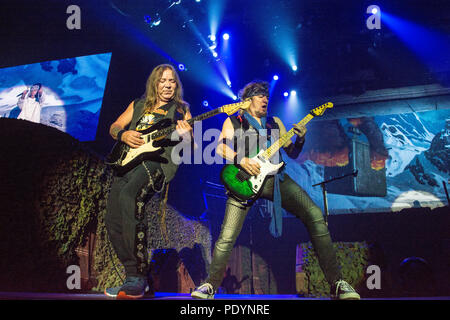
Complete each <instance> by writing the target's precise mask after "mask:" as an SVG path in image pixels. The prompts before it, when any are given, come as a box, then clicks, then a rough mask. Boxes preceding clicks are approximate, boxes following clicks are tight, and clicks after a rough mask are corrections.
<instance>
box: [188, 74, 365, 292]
mask: <svg viewBox="0 0 450 320" xmlns="http://www.w3.org/2000/svg"><path fill="white" fill-rule="evenodd" d="M240 97H241V99H242V100H245V99H248V98H250V99H251V104H250V107H249V108H248V109H247V110H246V111H244V112H241V114H240V115H239V116H231V117H228V118H227V119H226V120H225V122H224V124H223V128H222V133H221V136H220V137H219V140H218V141H221V143H219V144H218V146H217V149H216V152H217V153H218V154H219V155H221V156H222V157H223V158H224V159H226V160H228V161H229V162H231V163H234V164H235V165H239V166H240V168H242V169H243V170H245V172H246V173H247V174H248V175H250V176H257V175H258V174H259V173H260V168H261V166H260V165H259V163H257V162H256V161H254V160H252V159H250V158H249V157H250V155H252V154H255V149H256V146H255V145H253V146H252V145H251V142H250V143H247V142H246V141H242V140H244V139H245V138H251V137H252V136H253V137H256V138H257V139H256V140H264V138H265V140H266V142H267V141H270V139H269V137H268V136H269V135H270V134H272V135H275V133H276V132H279V135H280V136H281V135H283V134H284V133H286V128H285V126H284V125H283V123H282V122H281V120H280V119H279V118H277V117H268V116H267V106H268V102H269V85H268V83H267V82H263V81H253V82H251V83H249V84H247V85H246V86H245V87H244V89H243V90H242V91H241V93H240ZM274 129H275V130H274ZM277 129H278V130H277ZM294 132H295V134H296V136H297V137H296V140H295V143H293V142H292V141H290V140H288V141H287V142H286V143H285V144H284V146H283V147H284V150H285V151H286V154H287V155H288V156H289V157H290V158H294V159H295V158H297V157H298V155H299V154H300V152H301V150H302V147H303V144H304V141H305V134H306V129H305V127H304V126H302V125H298V124H297V125H294ZM248 140H250V141H252V139H248ZM232 141H234V143H233V147H230V146H229V145H228V144H230V142H232ZM253 141H255V139H253ZM258 146H261V143H260V142H259V143H258ZM264 149H265V148H264ZM256 151H258V150H256ZM256 153H257V152H256ZM277 156H278V158H279V159H280V158H281V154H278V155H277ZM261 197H263V198H265V199H269V200H271V201H273V207H274V215H273V219H272V222H271V225H270V230H271V232H272V234H273V235H274V236H280V234H281V223H282V211H281V208H283V209H285V210H286V211H288V212H290V213H291V214H293V215H295V216H296V217H297V218H299V219H300V220H301V221H302V222H303V223H304V224H305V226H306V228H307V230H308V233H309V235H310V237H311V241H312V243H313V246H314V249H315V252H316V253H317V256H318V259H319V264H320V267H321V269H322V271H323V272H324V275H325V278H326V280H327V281H328V283H329V284H330V287H331V296H332V297H333V298H335V299H359V298H360V297H359V295H358V293H356V292H355V290H354V289H353V288H352V287H351V286H350V285H349V284H348V283H347V282H346V281H344V280H343V279H342V275H341V272H340V268H339V265H338V262H337V259H336V253H335V250H334V248H333V245H332V241H331V237H330V233H329V231H328V227H327V225H326V223H325V221H324V218H323V214H322V211H321V210H320V208H319V207H318V206H317V205H316V204H315V203H314V202H313V201H312V200H311V198H310V197H309V196H308V194H307V193H306V192H305V191H304V190H303V189H302V188H301V187H300V186H299V185H298V184H297V183H296V182H295V181H293V180H292V179H291V178H290V177H289V176H288V175H287V174H286V173H285V172H284V171H283V168H281V169H280V170H279V171H278V173H276V174H275V175H271V176H269V178H268V179H267V180H266V183H265V185H264V187H263V189H262V192H261ZM250 207H251V204H247V203H244V202H242V201H240V200H239V199H236V198H235V197H233V196H232V195H231V194H229V197H228V199H227V202H226V209H225V216H224V221H223V224H222V229H221V232H220V235H219V238H218V240H217V242H216V244H215V247H214V252H213V258H212V262H211V266H210V270H209V276H208V279H207V280H206V282H205V283H204V284H202V285H201V286H199V287H198V288H196V289H195V290H194V292H193V293H192V294H191V295H192V297H193V298H199V299H213V298H214V294H215V291H216V290H217V288H218V287H219V286H220V284H221V282H222V280H223V276H224V271H225V268H226V265H227V263H228V259H229V256H230V254H231V252H232V250H233V247H234V244H235V242H236V239H237V238H238V236H239V233H240V232H241V229H242V226H243V224H244V220H245V217H246V215H247V212H248V211H249V209H250Z"/></svg>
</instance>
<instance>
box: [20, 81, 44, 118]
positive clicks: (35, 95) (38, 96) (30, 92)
mask: <svg viewBox="0 0 450 320" xmlns="http://www.w3.org/2000/svg"><path fill="white" fill-rule="evenodd" d="M43 93H44V91H43V88H42V84H41V83H35V84H33V85H32V86H31V88H30V89H27V90H25V91H24V92H22V94H21V95H20V98H19V101H17V106H18V107H19V108H20V110H21V111H20V113H19V115H18V116H17V119H23V120H28V121H32V122H36V123H40V122H41V107H42V103H43V102H44V94H43Z"/></svg>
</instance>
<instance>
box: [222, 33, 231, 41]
mask: <svg viewBox="0 0 450 320" xmlns="http://www.w3.org/2000/svg"><path fill="white" fill-rule="evenodd" d="M222 38H223V40H228V39H230V35H229V34H228V33H224V34H223V36H222Z"/></svg>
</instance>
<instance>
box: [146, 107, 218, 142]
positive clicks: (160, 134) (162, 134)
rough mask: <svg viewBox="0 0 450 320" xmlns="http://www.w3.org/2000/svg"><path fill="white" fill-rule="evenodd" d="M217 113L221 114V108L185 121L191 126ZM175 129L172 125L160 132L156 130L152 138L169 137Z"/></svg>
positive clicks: (175, 126) (174, 125)
mask: <svg viewBox="0 0 450 320" xmlns="http://www.w3.org/2000/svg"><path fill="white" fill-rule="evenodd" d="M219 113H222V107H220V108H217V109H214V110H211V111H208V112H205V113H202V114H200V115H198V116H196V117H194V118H191V119H189V120H187V122H188V123H189V124H190V125H192V124H193V123H194V122H195V121H202V120H205V119H208V118H211V117H213V116H215V115H217V114H219ZM176 129H177V125H176V124H173V125H171V126H169V127H167V128H164V129H162V130H158V131H157V132H155V133H154V134H152V138H153V139H156V138H161V137H165V136H168V135H170V134H171V133H172V132H174V131H175V130H176Z"/></svg>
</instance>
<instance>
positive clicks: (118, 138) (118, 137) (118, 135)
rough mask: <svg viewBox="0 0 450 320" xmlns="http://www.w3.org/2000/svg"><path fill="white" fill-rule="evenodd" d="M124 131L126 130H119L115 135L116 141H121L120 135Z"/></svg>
mask: <svg viewBox="0 0 450 320" xmlns="http://www.w3.org/2000/svg"><path fill="white" fill-rule="evenodd" d="M125 131H127V130H124V129H122V130H120V131H119V132H118V133H117V141H122V134H123V133H124V132H125Z"/></svg>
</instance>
